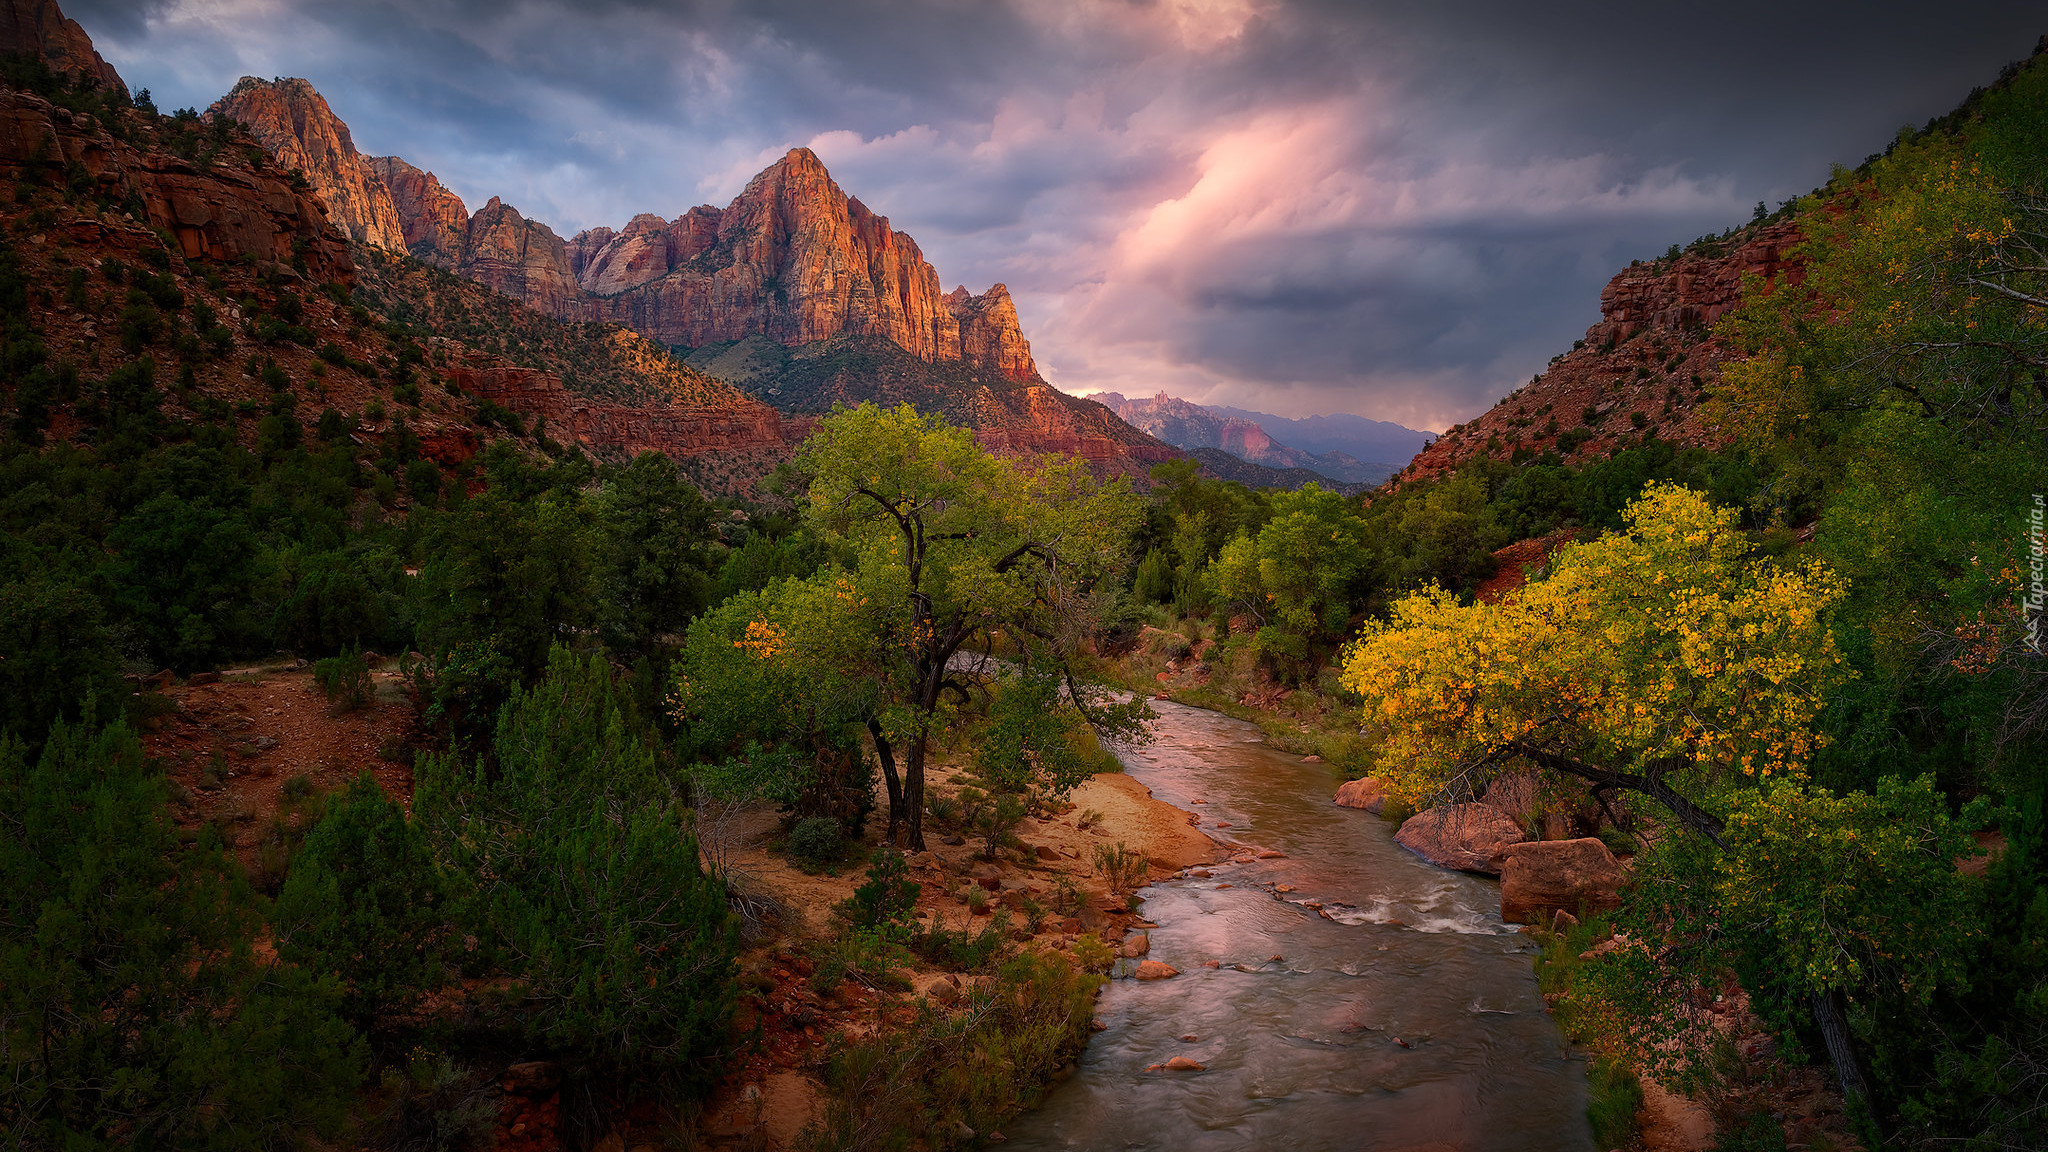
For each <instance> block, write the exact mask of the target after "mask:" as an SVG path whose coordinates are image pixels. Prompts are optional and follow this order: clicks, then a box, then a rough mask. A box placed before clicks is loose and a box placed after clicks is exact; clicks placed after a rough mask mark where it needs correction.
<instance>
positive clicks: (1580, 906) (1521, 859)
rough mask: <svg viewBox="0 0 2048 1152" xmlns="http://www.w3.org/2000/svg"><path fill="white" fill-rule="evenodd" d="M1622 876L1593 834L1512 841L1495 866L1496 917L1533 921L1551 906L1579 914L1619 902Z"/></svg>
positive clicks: (1545, 916)
mask: <svg viewBox="0 0 2048 1152" xmlns="http://www.w3.org/2000/svg"><path fill="white" fill-rule="evenodd" d="M1627 879H1628V873H1627V872H1626V871H1625V870H1624V869H1623V868H1622V866H1621V865H1620V864H1618V863H1616V862H1615V860H1614V854H1613V853H1611V852H1609V851H1608V850H1607V845H1605V844H1603V843H1601V842H1600V841H1599V839H1598V838H1596V837H1592V836H1584V837H1581V838H1579V839H1577V840H1537V841H1532V842H1530V843H1526V844H1515V845H1511V846H1510V847H1509V848H1508V849H1507V852H1506V855H1505V858H1504V859H1503V861H1502V863H1501V869H1500V914H1501V918H1502V919H1503V920H1510V921H1525V922H1530V923H1535V922H1540V921H1546V920H1550V919H1552V914H1553V913H1556V912H1567V913H1570V914H1572V915H1574V916H1583V915H1584V914H1586V913H1587V912H1591V911H1598V910H1603V909H1609V908H1618V907H1620V906H1621V886H1622V883H1623V882H1624V881H1626V880H1627Z"/></svg>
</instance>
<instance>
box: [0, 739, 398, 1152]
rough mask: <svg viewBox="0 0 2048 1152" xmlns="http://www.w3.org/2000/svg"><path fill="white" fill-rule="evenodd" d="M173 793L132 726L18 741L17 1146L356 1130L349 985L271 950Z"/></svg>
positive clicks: (8, 892)
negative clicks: (31, 754) (351, 1125)
mask: <svg viewBox="0 0 2048 1152" xmlns="http://www.w3.org/2000/svg"><path fill="white" fill-rule="evenodd" d="M164 791H165V790H164V785H163V781H162V780H161V778H160V777H158V776H157V774H156V772H155V770H154V768H153V767H152V766H151V763H150V761H149V760H148V759H147V757H145V756H144V755H143V750H142V747H141V745H140V744H139V743H138V742H137V741H136V739H135V737H134V736H133V735H132V734H131V733H130V732H129V731H128V730H127V729H126V728H125V727H123V726H121V725H114V726H112V727H108V728H104V729H101V728H97V727H94V726H92V725H90V724H79V725H76V726H69V725H66V724H64V723H61V722H60V723H58V724H57V725H56V726H55V728H53V730H52V731H51V733H50V736H49V739H48V741H47V742H46V743H45V745H44V748H43V752H42V755H41V756H40V758H38V759H37V760H36V761H35V762H34V763H33V764H31V763H30V762H29V760H28V759H27V757H26V756H25V754H24V751H23V749H22V746H21V744H20V743H19V742H18V741H15V740H13V739H12V738H7V739H0V1022H4V1027H5V1029H6V1032H5V1035H6V1036H7V1037H8V1040H7V1043H6V1045H5V1047H4V1049H0V1050H4V1051H5V1053H6V1056H5V1059H6V1067H7V1073H6V1075H5V1076H4V1077H0V1118H4V1119H0V1124H4V1127H5V1130H6V1138H5V1143H6V1144H7V1145H8V1146H9V1147H18V1148H109V1147H129V1148H164V1149H202V1148H205V1149H216V1148H218V1149H233V1150H238V1152H258V1150H260V1149H268V1148H273V1147H282V1146H287V1145H290V1144H292V1143H295V1142H296V1140H295V1137H296V1136H297V1135H298V1134H299V1133H301V1132H303V1131H306V1130H309V1129H310V1130H315V1131H319V1132H322V1133H325V1134H328V1135H330V1136H332V1135H339V1131H340V1128H341V1123H342V1120H343V1117H344V1116H345V1114H346V1112H347V1109H348V1107H349V1105H350V1104H351V1103H352V1102H353V1098H354V1093H355V1089H356V1087H357V1085H358V1084H359V1083H360V1081H361V1079H362V1075H363V1070H364V1067H365V1063H366V1051H365V1048H364V1046H363V1044H362V1041H361V1040H360V1039H359V1038H358V1037H357V1036H356V1035H355V1033H354V1031H353V1030H352V1029H350V1028H349V1026H348V1025H347V1024H346V1023H345V1022H344V1021H343V1020H341V1019H340V1018H339V1017H337V1016H336V1015H335V1014H334V1012H333V1011H332V1010H331V1009H330V1008H329V1003H330V1001H331V1000H332V998H333V995H334V988H333V985H332V983H331V982H330V981H326V980H323V979H319V978H317V977H315V976H314V975H313V974H312V973H309V972H307V971H306V970H304V969H301V968H298V967H295V966H293V965H290V964H265V963H261V962H259V961H258V960H257V959H256V957H255V954H254V951H253V948H252V944H253V941H254V939H255V936H256V933H257V930H258V928H259V927H260V926H261V916H260V913H259V912H258V901H257V897H256V895H255V893H254V892H253V891H252V890H251V889H250V887H249V885H248V883H247V882H246V881H245V880H244V879H243V877H242V875H241V873H240V871H239V869H237V868H236V867H235V865H234V862H233V861H232V860H231V859H230V858H229V857H228V856H227V854H226V853H225V852H224V851H222V850H221V845H220V842H219V840H218V838H217V837H216V836H215V835H214V834H213V833H212V832H211V831H210V830H202V831H201V832H200V834H199V838H198V842H197V843H196V844H195V845H193V846H192V847H190V848H182V849H181V847H180V838H179V834H178V829H177V828H176V827H175V826H174V825H173V824H172V822H171V819H170V817H169V814H168V812H167V811H166V810H165V804H164ZM25 1037H32V1038H33V1039H28V1040H22V1039H21V1038H25Z"/></svg>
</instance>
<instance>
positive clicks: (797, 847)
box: [784, 816, 846, 868]
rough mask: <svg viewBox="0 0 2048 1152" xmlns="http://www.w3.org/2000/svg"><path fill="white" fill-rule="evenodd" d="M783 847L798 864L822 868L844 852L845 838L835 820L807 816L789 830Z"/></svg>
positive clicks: (829, 817) (827, 817)
mask: <svg viewBox="0 0 2048 1152" xmlns="http://www.w3.org/2000/svg"><path fill="white" fill-rule="evenodd" d="M784 847H785V850H786V851H788V853H789V854H790V855H791V856H792V857H794V858H796V859H797V860H798V861H799V862H800V863H802V864H804V865H806V866H808V867H811V868H822V867H824V866H825V865H827V864H830V863H831V862H833V861H834V860H837V859H838V858H839V854H840V852H842V851H844V850H845V847H846V837H845V834H844V833H843V832H842V831H841V829H840V826H839V821H838V820H837V819H835V818H833V817H831V816H808V817H805V818H804V819H802V820H799V821H797V822H796V826H795V827H793V828H791V829H790V830H789V839H788V841H787V842H786V843H785V845H784Z"/></svg>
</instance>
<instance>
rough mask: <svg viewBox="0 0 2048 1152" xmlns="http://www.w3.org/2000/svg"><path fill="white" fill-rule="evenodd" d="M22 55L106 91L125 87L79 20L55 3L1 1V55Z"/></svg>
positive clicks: (45, 0) (26, 0)
mask: <svg viewBox="0 0 2048 1152" xmlns="http://www.w3.org/2000/svg"><path fill="white" fill-rule="evenodd" d="M15 52H23V53H27V54H28V55H30V56H35V57H38V58H40V59H42V60H43V61H44V62H45V63H47V64H49V66H50V67H51V68H52V69H54V70H56V71H58V72H69V73H73V74H82V75H86V76H90V77H92V78H93V79H95V80H97V81H99V82H100V84H101V85H103V86H105V87H109V88H120V89H122V90H124V91H125V90H126V89H127V87H128V85H127V84H125V83H123V82H122V80H121V74H120V73H119V72H116V71H114V66H113V65H112V64H109V63H107V62H106V61H105V60H102V59H100V54H99V53H98V52H97V51H95V50H94V49H93V46H92V38H91V37H90V36H87V35H86V34H85V29H83V28H81V27H79V26H78V21H76V20H73V19H70V18H69V17H67V16H65V15H64V13H63V12H62V11H60V10H59V9H58V8H57V0H0V53H15Z"/></svg>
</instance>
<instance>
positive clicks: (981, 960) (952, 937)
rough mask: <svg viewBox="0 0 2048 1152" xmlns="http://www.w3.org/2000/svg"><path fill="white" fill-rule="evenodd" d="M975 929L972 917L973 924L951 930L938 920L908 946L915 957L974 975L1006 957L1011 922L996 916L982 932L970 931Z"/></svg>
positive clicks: (984, 926) (918, 934) (928, 925)
mask: <svg viewBox="0 0 2048 1152" xmlns="http://www.w3.org/2000/svg"><path fill="white" fill-rule="evenodd" d="M977 891H979V889H977ZM972 927H973V918H972V917H971V916H970V917H969V922H968V923H967V924H965V925H963V926H961V927H959V928H948V927H946V926H945V925H944V924H942V923H940V922H939V919H938V917H936V916H934V917H933V918H932V919H931V922H930V923H928V924H926V925H925V926H924V927H922V928H920V929H918V930H917V931H915V932H913V933H912V934H911V936H910V940H909V943H908V946H909V948H910V951H911V952H912V953H913V954H915V955H916V956H917V957H918V958H919V959H922V960H924V961H926V962H927V963H931V964H937V965H938V966H939V967H941V968H951V969H953V970H954V971H957V972H972V971H974V970H976V969H979V968H982V967H984V966H986V965H987V964H988V962H989V961H990V960H992V959H994V958H995V957H996V956H998V955H1000V954H1001V953H1002V950H1003V938H1004V936H1005V935H1007V934H1008V931H1009V927H1010V922H1009V918H1008V917H1007V916H992V917H990V918H989V919H988V920H986V921H984V922H983V923H982V927H981V930H980V931H978V932H975V931H969V929H971V928H972Z"/></svg>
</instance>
